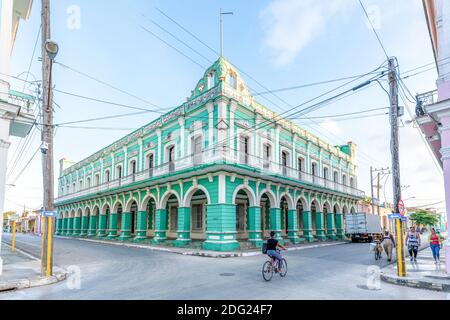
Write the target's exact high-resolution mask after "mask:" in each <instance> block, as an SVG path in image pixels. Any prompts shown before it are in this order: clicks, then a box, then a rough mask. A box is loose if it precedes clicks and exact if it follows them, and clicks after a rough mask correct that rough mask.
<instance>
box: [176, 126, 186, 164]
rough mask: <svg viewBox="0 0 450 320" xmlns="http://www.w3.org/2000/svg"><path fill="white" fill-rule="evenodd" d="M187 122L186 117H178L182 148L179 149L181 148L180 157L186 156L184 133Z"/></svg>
mask: <svg viewBox="0 0 450 320" xmlns="http://www.w3.org/2000/svg"><path fill="white" fill-rule="evenodd" d="M185 122H186V121H185V120H184V118H178V124H179V125H180V148H179V150H180V158H181V159H183V158H184V154H185V150H184V148H185V144H186V141H185V138H184V134H185V130H184V124H185ZM182 162H184V161H183V160H182Z"/></svg>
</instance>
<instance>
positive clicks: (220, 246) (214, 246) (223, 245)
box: [203, 240, 240, 251]
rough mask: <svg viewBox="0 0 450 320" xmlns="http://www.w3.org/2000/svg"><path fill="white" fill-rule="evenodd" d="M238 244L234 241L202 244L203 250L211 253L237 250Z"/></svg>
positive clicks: (213, 241)
mask: <svg viewBox="0 0 450 320" xmlns="http://www.w3.org/2000/svg"><path fill="white" fill-rule="evenodd" d="M239 247H240V244H239V242H237V241H236V240H229V241H227V240H225V241H220V240H219V241H217V240H206V241H205V242H203V249H205V250H212V251H233V250H237V249H239Z"/></svg>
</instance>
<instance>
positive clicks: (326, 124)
mask: <svg viewBox="0 0 450 320" xmlns="http://www.w3.org/2000/svg"><path fill="white" fill-rule="evenodd" d="M320 127H321V128H322V129H324V130H327V131H329V132H331V133H333V134H335V135H338V134H340V133H341V129H340V128H339V125H338V124H337V122H336V121H333V120H325V121H323V122H322V123H321V124H320Z"/></svg>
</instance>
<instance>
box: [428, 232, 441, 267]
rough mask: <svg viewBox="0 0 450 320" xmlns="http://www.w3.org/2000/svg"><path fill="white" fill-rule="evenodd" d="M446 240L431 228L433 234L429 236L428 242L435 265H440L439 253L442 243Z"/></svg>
mask: <svg viewBox="0 0 450 320" xmlns="http://www.w3.org/2000/svg"><path fill="white" fill-rule="evenodd" d="M443 240H444V238H443V237H442V236H441V235H440V234H438V233H437V232H436V229H435V228H431V234H430V235H429V236H428V242H429V243H430V248H431V252H432V253H433V258H434V262H435V263H440V262H441V260H440V256H439V252H440V250H441V247H442V241H443Z"/></svg>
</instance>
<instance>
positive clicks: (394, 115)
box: [388, 58, 406, 277]
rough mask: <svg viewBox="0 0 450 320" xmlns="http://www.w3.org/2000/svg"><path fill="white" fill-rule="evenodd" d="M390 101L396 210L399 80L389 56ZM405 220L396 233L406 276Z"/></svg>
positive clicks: (399, 263)
mask: <svg viewBox="0 0 450 320" xmlns="http://www.w3.org/2000/svg"><path fill="white" fill-rule="evenodd" d="M388 79H389V101H390V122H391V157H392V187H393V193H394V194H393V199H394V203H393V204H394V211H395V212H398V211H399V202H400V200H401V197H402V189H401V184H400V161H399V143H398V111H399V110H398V109H399V108H398V82H397V72H396V70H395V58H389V73H388ZM402 224H403V222H402V220H401V219H395V234H396V238H397V239H396V240H397V241H396V242H397V274H398V276H399V277H405V276H406V264H405V250H404V240H403V238H404V237H403V225H402Z"/></svg>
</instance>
